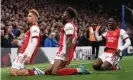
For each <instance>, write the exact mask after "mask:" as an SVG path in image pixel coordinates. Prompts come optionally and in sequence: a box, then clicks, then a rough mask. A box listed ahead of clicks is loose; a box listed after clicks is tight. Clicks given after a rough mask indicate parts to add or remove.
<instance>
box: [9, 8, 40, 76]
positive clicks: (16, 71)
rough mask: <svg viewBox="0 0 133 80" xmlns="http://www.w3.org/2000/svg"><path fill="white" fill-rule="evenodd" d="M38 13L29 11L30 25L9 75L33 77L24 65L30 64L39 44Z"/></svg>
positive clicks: (28, 20) (33, 72)
mask: <svg viewBox="0 0 133 80" xmlns="http://www.w3.org/2000/svg"><path fill="white" fill-rule="evenodd" d="M38 17H39V13H38V12H37V10H35V9H31V10H30V11H29V14H28V18H27V22H28V24H29V25H30V28H29V30H28V31H27V32H26V34H25V38H24V40H23V43H22V46H21V49H20V53H19V54H18V56H17V57H16V58H15V60H14V62H13V63H12V67H11V69H10V75H12V76H21V75H33V74H36V72H35V71H33V70H30V69H26V67H25V64H27V63H32V62H33V58H34V56H35V55H36V53H37V50H38V47H39V42H40V29H39V27H38V23H37V20H38Z"/></svg>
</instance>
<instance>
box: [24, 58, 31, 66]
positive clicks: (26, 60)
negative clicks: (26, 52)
mask: <svg viewBox="0 0 133 80" xmlns="http://www.w3.org/2000/svg"><path fill="white" fill-rule="evenodd" d="M30 58H31V57H29V56H27V57H26V59H25V63H26V64H29V63H30Z"/></svg>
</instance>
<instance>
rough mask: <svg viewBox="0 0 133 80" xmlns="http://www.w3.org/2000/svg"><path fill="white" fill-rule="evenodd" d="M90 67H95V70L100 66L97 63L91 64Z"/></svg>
mask: <svg viewBox="0 0 133 80" xmlns="http://www.w3.org/2000/svg"><path fill="white" fill-rule="evenodd" d="M92 67H93V69H95V70H99V69H100V66H99V65H97V64H93V65H92Z"/></svg>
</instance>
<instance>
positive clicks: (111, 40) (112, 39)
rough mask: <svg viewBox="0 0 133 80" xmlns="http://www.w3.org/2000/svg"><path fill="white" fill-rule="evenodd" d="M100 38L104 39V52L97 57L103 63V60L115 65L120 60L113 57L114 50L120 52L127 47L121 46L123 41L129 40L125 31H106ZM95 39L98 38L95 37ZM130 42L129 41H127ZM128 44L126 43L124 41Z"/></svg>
mask: <svg viewBox="0 0 133 80" xmlns="http://www.w3.org/2000/svg"><path fill="white" fill-rule="evenodd" d="M101 37H104V38H105V39H106V46H105V47H106V50H105V52H104V53H103V54H101V55H100V56H99V58H101V59H102V61H103V62H104V61H105V60H106V61H108V62H110V63H111V64H112V65H115V64H117V63H118V61H119V60H120V56H113V55H114V52H115V50H116V49H120V50H121V51H122V50H124V49H125V48H127V47H128V45H127V44H125V45H124V46H123V40H125V41H126V40H129V36H128V35H127V33H126V31H125V30H123V29H120V28H117V29H115V30H114V31H111V30H110V31H108V32H106V33H104V34H102V36H100V38H101ZM96 38H97V39H100V38H98V36H97V35H96ZM129 41H130V40H129ZM126 42H127V43H128V41H126ZM120 55H121V53H120Z"/></svg>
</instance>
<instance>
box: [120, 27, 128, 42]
mask: <svg viewBox="0 0 133 80" xmlns="http://www.w3.org/2000/svg"><path fill="white" fill-rule="evenodd" d="M120 37H121V38H122V40H124V39H126V38H129V36H128V35H127V33H126V31H125V30H124V29H121V31H120Z"/></svg>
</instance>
